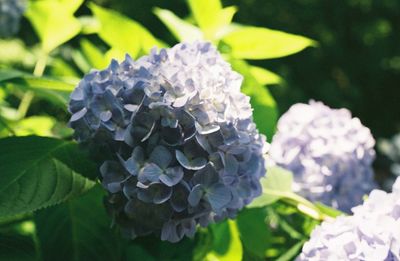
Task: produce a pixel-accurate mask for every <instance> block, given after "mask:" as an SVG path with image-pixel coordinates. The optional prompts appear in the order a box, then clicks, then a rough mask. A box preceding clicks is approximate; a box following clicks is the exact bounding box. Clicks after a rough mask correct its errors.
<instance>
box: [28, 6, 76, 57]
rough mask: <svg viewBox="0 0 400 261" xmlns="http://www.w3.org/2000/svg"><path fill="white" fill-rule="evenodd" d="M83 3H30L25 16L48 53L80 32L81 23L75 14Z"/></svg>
mask: <svg viewBox="0 0 400 261" xmlns="http://www.w3.org/2000/svg"><path fill="white" fill-rule="evenodd" d="M82 2H83V0H40V1H30V4H29V8H28V10H27V11H26V13H25V15H26V16H27V17H28V19H29V20H30V21H31V23H32V25H33V27H34V28H35V31H36V33H37V34H38V36H39V38H40V40H41V43H42V48H43V50H44V51H45V52H46V53H49V52H51V51H52V50H53V49H55V48H57V47H58V46H60V45H61V44H63V43H65V42H67V41H68V40H70V39H72V38H73V37H74V36H76V35H77V34H78V33H79V32H80V30H81V23H80V22H79V20H78V19H77V18H75V17H74V13H75V11H76V10H77V9H78V8H79V6H81V4H82Z"/></svg>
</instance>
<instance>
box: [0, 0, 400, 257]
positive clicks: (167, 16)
mask: <svg viewBox="0 0 400 261" xmlns="http://www.w3.org/2000/svg"><path fill="white" fill-rule="evenodd" d="M31 2H32V3H34V4H33V5H32V6H31V7H30V8H29V9H28V11H27V13H26V14H25V17H26V18H29V20H30V22H29V21H28V19H26V18H25V19H23V20H22V24H21V29H20V31H19V33H18V35H16V36H15V38H13V39H7V40H4V39H3V40H0V85H1V87H2V88H0V123H2V124H0V137H6V136H9V135H16V136H24V135H28V134H35V135H39V136H51V137H56V138H64V139H71V134H72V133H71V131H70V130H69V129H68V128H67V126H66V122H67V121H68V119H69V114H68V112H67V111H66V104H67V100H68V96H69V93H70V91H71V90H72V89H73V88H74V86H75V85H76V84H77V82H78V81H79V79H80V78H81V77H82V76H83V75H84V74H85V73H87V72H88V71H89V70H90V69H91V68H97V69H102V68H104V67H105V66H107V65H108V64H109V61H110V59H111V58H112V57H114V58H117V59H122V58H123V57H124V55H125V52H126V51H128V52H129V53H130V54H131V55H132V56H133V57H134V58H137V57H139V56H141V55H143V54H145V53H147V52H148V50H149V49H150V48H151V47H152V46H154V45H158V46H172V45H173V44H175V43H177V42H178V41H180V40H182V39H183V40H185V39H186V40H190V39H191V37H192V38H197V37H198V36H199V35H201V36H202V37H204V38H206V39H209V40H211V41H213V42H214V43H215V44H216V45H217V46H218V48H219V50H220V51H221V52H222V53H223V54H224V56H225V58H226V59H228V60H229V61H230V62H231V63H232V65H233V67H234V68H235V70H238V71H239V72H240V73H242V74H243V75H244V76H245V81H244V86H243V90H244V91H245V92H246V93H247V94H248V95H250V96H251V97H252V103H253V107H254V108H255V120H256V122H257V124H258V127H259V128H260V130H261V131H262V132H263V133H266V134H267V135H268V138H269V139H271V136H272V134H273V132H274V127H275V124H276V120H277V119H278V116H279V115H280V114H282V113H283V112H285V111H286V110H287V109H288V108H289V106H291V105H292V104H294V103H297V102H307V101H308V100H309V99H316V100H321V101H323V102H324V103H326V104H328V105H329V106H331V107H335V108H339V107H346V108H348V109H350V110H351V111H352V112H353V115H354V116H357V117H359V118H360V119H361V121H362V122H363V123H364V125H366V126H368V127H369V128H371V130H372V133H373V134H374V136H375V138H377V139H380V138H384V137H390V136H392V135H393V134H395V133H396V132H398V131H400V89H399V87H398V86H397V85H398V82H399V80H400V79H399V78H400V30H399V28H398V27H399V26H400V2H399V1H397V0H375V1H373V0H343V1H318V0H287V1H279V0H240V1H234V0H229V1H225V0H224V1H222V6H223V7H224V8H225V9H223V10H225V11H223V12H224V16H223V17H225V18H226V19H225V20H224V19H222V20H218V21H215V20H213V19H210V20H209V19H204V18H201V17H198V15H196V12H193V6H192V8H191V9H192V10H190V7H189V5H188V1H184V0H169V1H163V0H145V1H144V0H93V1H83V0H57V1H55V0H37V1H31ZM189 2H192V3H193V5H194V4H195V3H196V2H201V1H189ZM204 2H206V1H204ZM211 2H212V1H211ZM94 3H96V4H94ZM232 6H235V7H232ZM199 8H202V6H200V7H199ZM217 9H218V8H217ZM110 10H113V11H110ZM191 11H192V12H191ZM210 12H211V13H212V8H211V11H210V10H208V11H207V13H208V14H211V13H210ZM191 13H192V14H193V15H190V14H191ZM38 14H40V15H38ZM120 14H123V15H120ZM232 16H233V21H234V22H235V24H233V25H230V27H227V30H226V31H223V30H222V31H218V30H213V29H210V28H212V26H211V27H209V25H210V24H211V25H214V24H213V23H216V24H218V25H224V24H229V23H230V19H231V18H232ZM94 17H95V18H96V19H95V18H94ZM211 17H212V16H211ZM195 21H197V24H198V26H199V27H200V29H199V28H197V27H195V26H193V24H194V23H195ZM163 22H164V23H163ZM238 24H245V25H251V26H258V27H267V28H269V29H273V30H280V31H283V32H287V33H290V35H289V34H283V33H282V32H276V31H268V32H269V33H270V34H269V37H271V35H275V36H276V39H278V40H277V42H278V43H284V44H277V45H275V47H274V46H273V45H271V42H273V41H269V42H268V41H266V40H264V38H263V35H264V34H265V33H266V30H267V29H262V30H261V31H260V29H259V28H258V29H257V28H256V29H255V28H254V27H251V28H245V29H246V30H247V29H248V30H249V31H251V33H250V34H247V33H246V34H242V35H241V34H237V35H236V36H232V35H230V37H224V35H225V36H226V34H229V32H230V29H232V27H231V26H233V27H235V29H237V28H238ZM122 25H123V26H122ZM168 25H169V26H168ZM229 28H230V29H229ZM239 31H240V30H239ZM292 34H295V35H292ZM249 35H250V36H251V35H253V36H255V37H253V38H251V37H250V38H249V37H248V36H249ZM302 36H306V37H307V38H304V37H302ZM267 38H268V37H267ZM311 39H312V40H311ZM250 40H251V41H254V42H258V46H262V45H263V44H265V46H268V44H270V47H271V46H272V47H274V48H272V47H271V49H273V50H274V51H275V52H267V51H269V50H270V49H268V48H266V49H262V48H261V49H259V48H258V49H256V50H251V49H248V48H247V47H246V43H247V42H248V41H250ZM279 41H280V42H279ZM235 44H236V46H239V45H240V46H241V48H236V49H235V48H234V46H235ZM238 44H239V45H238ZM307 47H312V48H307ZM246 48H247V49H246ZM282 48H283V51H282ZM285 48H286V49H285ZM291 48H292V49H291ZM303 49H304V50H303ZM244 50H245V51H244ZM264 51H265V52H264ZM300 51H301V52H300ZM297 52H299V53H297ZM294 53H296V55H290V54H294ZM278 57H279V59H270V58H278ZM32 72H33V73H32ZM42 75H45V76H44V77H42ZM265 86H267V88H265ZM34 145H35V143H30V146H32V147H34ZM21 146H25V145H23V144H22V145H21ZM4 149H5V148H3V151H4ZM8 157H9V158H12V157H13V156H12V155H11V156H9V155H8ZM15 157H16V158H17V157H18V155H17V156H15ZM6 159H7V158H6V157H4V159H3V160H6ZM84 160H85V158H82V159H81V161H84ZM379 162H383V163H382V164H380V163H379ZM385 168H386V165H385V164H384V160H382V161H379V160H378V163H377V170H378V171H379V174H378V176H385V175H388V174H387V173H386V172H385ZM271 173H272V174H271ZM273 173H274V172H273V171H270V175H269V178H272V179H276V180H275V182H274V183H272V184H277V185H276V187H266V186H265V187H264V196H262V197H261V198H260V199H259V200H258V201H257V202H256V203H257V204H255V205H252V206H251V207H249V208H247V209H245V210H243V211H242V212H241V213H240V215H239V216H238V218H237V220H236V221H225V222H222V223H220V224H217V225H213V226H211V227H209V228H207V229H202V230H200V231H199V232H198V233H197V234H196V237H195V239H193V240H192V239H185V240H184V241H183V242H181V243H180V244H179V246H178V247H176V246H174V245H171V244H169V243H165V242H160V241H159V239H156V238H155V237H145V238H140V239H137V240H135V241H134V242H133V243H132V242H128V241H126V240H122V239H120V237H119V236H118V235H115V233H114V232H115V231H113V230H110V229H109V222H110V220H109V218H108V217H107V216H106V213H105V210H104V209H103V206H102V204H101V202H100V201H99V200H98V199H99V198H102V196H103V193H104V192H103V191H102V190H101V189H100V188H99V187H98V186H95V188H94V189H91V190H90V191H89V192H88V193H86V194H85V195H84V196H83V197H81V198H76V199H72V200H69V201H67V203H64V204H60V205H57V206H54V207H51V208H46V209H43V210H40V211H38V212H36V213H35V214H34V215H32V214H30V213H28V214H27V213H20V214H18V215H17V216H13V217H7V215H6V214H7V213H5V212H3V213H1V211H0V234H1V236H0V260H31V259H35V258H39V259H43V260H55V259H58V260H70V255H73V258H72V259H74V260H88V259H93V260H102V259H106V260H127V259H132V258H134V259H133V260H136V259H137V260H159V259H162V260H188V259H193V260H204V259H205V260H240V259H241V258H242V257H243V259H244V260H279V261H283V260H292V259H293V258H294V257H295V256H296V255H297V253H298V252H299V250H300V249H301V246H302V244H303V243H304V242H305V240H307V238H308V236H309V234H310V232H311V231H312V228H313V227H314V226H315V225H316V224H318V223H319V221H320V220H321V219H323V215H325V214H326V215H328V216H336V215H337V214H338V213H336V212H335V211H333V210H331V209H328V208H325V207H323V206H318V205H312V204H309V202H301V200H300V201H296V200H298V199H297V198H296V197H295V195H293V194H292V193H291V191H290V187H291V185H290V182H291V179H290V175H285V174H284V173H281V172H280V171H277V172H276V173H275V174H273ZM80 174H82V173H80ZM267 184H268V183H267ZM270 184H271V183H270ZM0 188H1V186H0ZM282 188H289V189H288V190H287V191H285V190H282ZM0 191H1V189H0ZM277 191H279V192H280V193H281V194H280V196H276V194H277V193H278V192H277ZM3 192H4V191H3ZM274 193H275V194H274ZM282 193H283V194H282ZM272 194H274V195H275V196H274V197H272V196H271V195H272ZM278 194H279V193H278ZM6 196H7V195H6ZM6 199H7V198H6V197H5V195H4V193H2V194H1V193H0V206H1V205H2V204H1V203H4V202H5V200H6ZM66 199H67V197H66V198H65V200H66ZM68 199H69V197H68ZM279 199H283V200H279ZM61 201H63V200H61ZM299 204H302V207H303V213H300V212H299ZM265 205H268V207H265ZM46 206H47V205H46ZM87 206H91V207H90V208H87ZM34 207H37V208H41V207H43V206H40V205H39V206H34ZM20 208H21V209H22V208H23V207H21V206H20ZM0 209H1V208H0ZM32 209H33V208H32ZM35 209H36V208H35ZM2 210H3V211H4V208H3V209H2ZM304 212H306V213H304ZM304 214H306V215H304ZM93 220H96V222H93ZM38 242H39V243H38ZM110 242H111V244H110ZM155 242H157V243H155ZM94 246H95V247H94ZM60 253H61V254H60ZM63 258H65V259H63Z"/></svg>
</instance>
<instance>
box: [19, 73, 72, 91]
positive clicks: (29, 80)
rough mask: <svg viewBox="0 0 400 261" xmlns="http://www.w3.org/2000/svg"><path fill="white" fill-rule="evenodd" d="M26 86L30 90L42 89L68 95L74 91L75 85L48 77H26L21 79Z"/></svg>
mask: <svg viewBox="0 0 400 261" xmlns="http://www.w3.org/2000/svg"><path fill="white" fill-rule="evenodd" d="M22 79H23V80H24V83H25V84H26V86H27V87H28V88H30V89H42V90H51V91H60V92H67V93H70V92H72V91H73V90H74V88H75V84H72V83H67V82H65V81H60V80H56V79H52V78H48V77H34V76H27V77H23V78H22Z"/></svg>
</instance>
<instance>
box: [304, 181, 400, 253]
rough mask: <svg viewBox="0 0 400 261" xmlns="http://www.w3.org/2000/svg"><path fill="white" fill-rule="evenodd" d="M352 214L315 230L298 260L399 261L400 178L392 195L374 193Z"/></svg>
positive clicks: (354, 209)
mask: <svg viewBox="0 0 400 261" xmlns="http://www.w3.org/2000/svg"><path fill="white" fill-rule="evenodd" d="M352 211H353V213H354V214H353V215H352V216H341V217H338V218H337V219H336V220H334V221H333V222H327V221H325V222H323V223H322V224H321V225H320V226H318V227H316V228H315V229H314V231H313V232H312V233H311V239H310V240H309V241H308V242H306V243H305V244H304V246H303V250H302V253H301V254H300V256H299V257H298V258H297V260H298V261H302V260H307V261H322V260H324V261H325V260H328V261H329V260H366V261H369V260H370V261H399V260H400V178H397V181H396V183H395V184H394V186H393V192H392V193H386V192H384V191H382V190H373V191H372V192H371V194H370V195H369V197H368V199H367V200H366V201H365V202H364V204H363V205H360V206H357V207H354V208H353V209H352Z"/></svg>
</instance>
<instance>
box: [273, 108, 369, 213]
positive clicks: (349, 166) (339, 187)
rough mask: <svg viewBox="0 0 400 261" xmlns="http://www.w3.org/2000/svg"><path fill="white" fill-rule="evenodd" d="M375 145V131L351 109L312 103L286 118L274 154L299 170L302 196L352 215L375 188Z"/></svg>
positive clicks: (297, 182) (279, 161)
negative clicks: (351, 111)
mask: <svg viewBox="0 0 400 261" xmlns="http://www.w3.org/2000/svg"><path fill="white" fill-rule="evenodd" d="M374 144H375V141H374V138H373V137H372V135H371V132H370V130H369V129H368V128H367V127H365V126H363V125H362V124H361V122H360V120H359V119H358V118H352V117H351V113H350V112H349V111H348V110H346V109H331V108H329V107H327V106H325V105H324V104H323V103H321V102H314V101H311V102H310V103H309V104H302V103H298V104H295V105H293V106H292V107H291V108H290V109H289V111H288V112H286V113H285V114H284V115H283V116H282V117H281V118H280V120H279V122H278V130H277V133H276V134H275V136H274V137H273V140H272V143H271V147H270V151H269V153H270V158H271V161H272V162H274V163H275V164H277V165H279V166H281V167H283V168H286V169H288V170H291V171H292V172H293V174H294V181H295V182H294V190H295V191H296V192H298V193H299V194H301V195H303V196H304V197H306V198H308V199H309V200H312V201H320V202H322V203H324V204H327V205H330V206H333V207H335V208H339V209H340V210H342V211H345V212H349V211H350V209H351V207H353V206H355V205H358V204H360V203H361V202H362V197H363V196H364V195H365V194H368V193H369V192H370V191H371V190H372V189H373V188H374V186H375V183H374V180H373V176H374V175H373V169H372V167H371V165H372V162H373V160H374V158H375V151H374V149H373V147H374Z"/></svg>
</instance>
